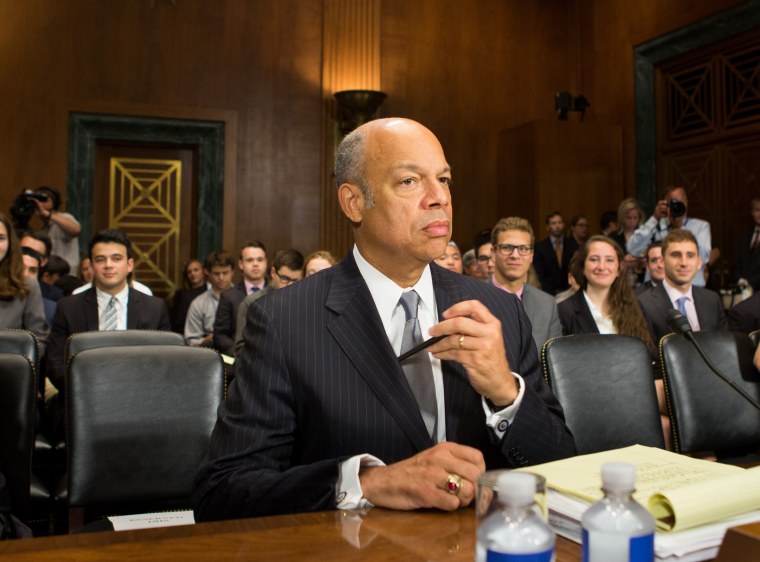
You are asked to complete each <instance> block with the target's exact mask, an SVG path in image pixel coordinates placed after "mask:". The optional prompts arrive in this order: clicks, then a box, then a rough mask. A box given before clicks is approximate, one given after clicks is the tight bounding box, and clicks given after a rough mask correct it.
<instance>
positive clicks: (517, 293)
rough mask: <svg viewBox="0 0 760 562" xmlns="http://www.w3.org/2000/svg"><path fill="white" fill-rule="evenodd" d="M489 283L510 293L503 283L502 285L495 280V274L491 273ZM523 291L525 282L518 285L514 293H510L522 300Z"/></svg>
mask: <svg viewBox="0 0 760 562" xmlns="http://www.w3.org/2000/svg"><path fill="white" fill-rule="evenodd" d="M491 284H492V285H493V286H494V287H496V288H497V289H501V290H502V291H506V292H508V293H512V291H510V290H509V289H507V288H506V287H505V286H504V285H502V284H501V283H499V282H498V281H497V280H496V275H491ZM524 291H525V284H524V283H523V285H522V286H521V287H520V290H519V291H517V292H515V293H512V294H513V295H515V296H516V297H517V298H518V299H520V300H522V297H523V292H524Z"/></svg>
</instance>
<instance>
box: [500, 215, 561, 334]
mask: <svg viewBox="0 0 760 562" xmlns="http://www.w3.org/2000/svg"><path fill="white" fill-rule="evenodd" d="M491 240H492V241H493V253H494V261H495V263H496V270H495V271H494V274H493V277H492V279H491V282H492V283H493V284H494V286H495V287H498V288H499V289H502V290H504V291H507V292H510V293H512V294H513V295H516V296H517V298H518V299H520V300H521V301H522V304H523V308H525V313H526V314H527V315H528V318H529V319H530V325H531V327H532V333H533V339H534V340H535V342H536V346H537V347H538V349H541V346H543V345H544V342H545V341H546V340H548V339H549V338H553V337H556V336H561V335H562V325H561V324H560V322H559V312H557V303H556V301H555V300H554V298H553V297H552V296H551V295H549V294H548V293H545V292H543V291H542V290H541V289H536V288H535V287H534V286H532V285H530V284H529V283H528V282H527V281H528V271H529V270H530V264H531V263H532V262H533V245H534V243H535V241H536V239H535V235H534V234H533V227H532V226H530V223H529V222H528V221H527V220H525V219H524V218H521V217H509V218H506V219H501V220H500V221H499V222H498V223H496V226H494V227H493V230H492V231H491Z"/></svg>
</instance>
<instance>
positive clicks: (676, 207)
mask: <svg viewBox="0 0 760 562" xmlns="http://www.w3.org/2000/svg"><path fill="white" fill-rule="evenodd" d="M668 209H669V210H670V216H671V217H673V218H674V219H676V218H678V217H682V216H684V215H685V214H686V205H684V203H683V201H679V200H678V199H671V200H670V201H668Z"/></svg>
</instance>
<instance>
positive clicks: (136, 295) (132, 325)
mask: <svg viewBox="0 0 760 562" xmlns="http://www.w3.org/2000/svg"><path fill="white" fill-rule="evenodd" d="M140 298H141V296H140V292H139V291H135V290H134V289H132V288H130V289H129V301H128V303H127V330H136V329H137V326H138V324H139V320H140Z"/></svg>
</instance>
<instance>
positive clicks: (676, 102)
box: [667, 61, 719, 141]
mask: <svg viewBox="0 0 760 562" xmlns="http://www.w3.org/2000/svg"><path fill="white" fill-rule="evenodd" d="M667 90H668V98H667V100H668V108H667V112H668V136H669V138H670V140H671V141H672V140H677V139H680V138H684V137H690V136H693V135H702V134H707V133H712V132H715V131H716V130H717V129H718V127H719V124H718V122H717V121H716V118H715V114H716V111H715V74H714V65H713V64H712V63H711V62H709V61H708V62H706V63H703V64H700V65H696V66H694V67H691V68H688V69H686V70H683V71H680V72H674V73H672V74H669V75H668V76H667Z"/></svg>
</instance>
